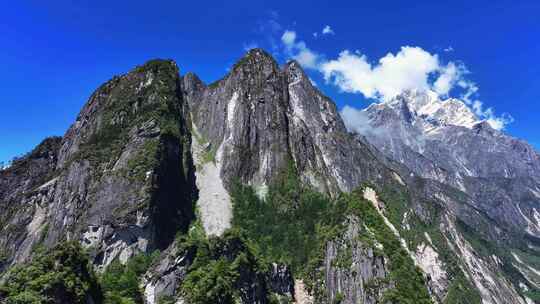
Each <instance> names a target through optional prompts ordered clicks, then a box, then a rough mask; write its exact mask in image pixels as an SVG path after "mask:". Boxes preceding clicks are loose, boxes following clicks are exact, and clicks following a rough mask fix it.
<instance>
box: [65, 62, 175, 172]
mask: <svg viewBox="0 0 540 304" xmlns="http://www.w3.org/2000/svg"><path fill="white" fill-rule="evenodd" d="M135 72H137V73H143V72H144V73H145V72H151V73H153V74H154V75H153V77H154V78H155V79H156V80H155V81H153V82H152V83H151V85H149V86H147V87H142V88H139V89H137V90H135V89H134V88H133V87H132V85H130V83H129V80H128V79H126V78H125V77H124V78H118V77H117V78H114V79H113V80H111V81H110V82H108V83H107V84H105V85H104V86H102V87H101V88H100V90H99V91H100V92H102V93H105V94H108V96H109V98H107V99H103V98H102V99H100V102H102V103H103V105H101V106H100V109H101V112H100V113H98V114H97V115H99V120H98V121H99V123H98V124H97V126H96V130H95V131H94V132H92V133H91V135H90V136H89V137H88V138H87V139H86V140H85V141H84V142H83V143H82V144H81V146H80V150H79V151H78V152H77V154H76V155H74V156H73V158H72V160H77V159H86V160H89V161H90V162H91V163H92V164H93V165H100V166H105V167H107V168H108V167H110V166H112V163H111V162H110V161H111V160H115V159H117V158H118V156H119V154H120V152H121V151H122V149H123V148H124V147H125V145H126V144H127V143H128V142H129V138H130V136H131V135H130V131H131V130H132V129H133V127H143V126H144V128H146V129H150V128H153V125H152V123H153V124H155V125H156V126H157V127H159V130H160V135H161V136H162V137H171V138H176V139H177V140H179V141H182V134H183V132H182V130H181V123H180V117H181V112H182V110H181V108H180V107H181V105H180V103H179V102H178V100H176V99H175V98H174V96H176V94H177V92H176V89H177V83H176V80H177V78H176V77H177V70H176V68H175V67H174V65H172V64H170V63H168V62H167V61H164V60H153V61H150V62H148V63H147V64H145V65H143V66H140V67H138V68H137V69H136V71H135ZM136 83H137V84H139V82H136ZM95 98H99V97H95ZM150 141H151V142H150V143H145V144H144V145H145V146H144V147H143V150H145V152H151V153H142V152H141V153H140V154H141V155H136V156H135V157H134V159H132V160H131V164H130V167H131V168H133V167H135V169H137V168H143V167H150V166H151V165H152V164H154V163H155V162H156V161H157V160H156V158H157V157H158V155H157V154H156V152H158V149H157V148H156V147H157V145H158V144H159V142H158V140H157V139H154V140H150ZM154 141H155V142H154ZM139 171H142V169H141V170H138V169H137V172H136V175H137V176H138V177H141V174H139V173H140V172H139ZM98 172H99V170H98Z"/></svg>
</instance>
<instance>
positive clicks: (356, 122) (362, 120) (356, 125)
mask: <svg viewBox="0 0 540 304" xmlns="http://www.w3.org/2000/svg"><path fill="white" fill-rule="evenodd" d="M339 114H341V118H343V122H344V123H345V127H346V128H347V130H349V131H350V132H356V133H359V134H368V133H370V132H372V130H373V128H372V127H371V124H370V121H369V117H368V116H367V113H366V112H365V111H362V110H359V109H356V108H353V107H351V106H349V105H345V106H344V107H343V109H342V110H341V111H340V113H339Z"/></svg>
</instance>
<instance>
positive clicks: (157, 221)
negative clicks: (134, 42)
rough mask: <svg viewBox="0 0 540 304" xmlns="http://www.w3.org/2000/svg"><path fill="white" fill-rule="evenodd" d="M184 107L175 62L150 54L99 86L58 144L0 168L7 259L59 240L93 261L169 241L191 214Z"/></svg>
mask: <svg viewBox="0 0 540 304" xmlns="http://www.w3.org/2000/svg"><path fill="white" fill-rule="evenodd" d="M182 107H183V102H182V95H181V93H180V82H179V76H178V69H177V67H176V65H175V64H174V63H173V62H170V61H151V62H149V63H147V64H146V65H144V66H141V67H138V68H136V69H135V70H133V71H131V72H130V73H128V74H126V75H124V76H121V77H115V78H113V79H112V80H110V81H109V82H107V83H106V84H104V85H103V86H101V87H100V88H99V89H98V90H97V91H96V92H95V93H94V94H93V95H92V96H91V97H90V100H89V101H88V102H87V104H86V105H85V106H84V108H83V109H82V111H81V112H80V114H79V116H78V117H77V120H76V122H75V123H74V124H73V125H72V126H71V128H70V129H69V130H68V131H67V132H66V135H65V136H64V137H63V138H62V139H61V141H60V139H58V138H53V139H49V140H47V141H45V142H44V143H43V144H42V145H40V146H39V147H38V148H36V150H35V151H34V152H32V154H31V155H29V156H27V157H25V158H23V159H22V160H19V161H17V162H15V163H14V164H13V166H12V167H11V168H9V169H8V170H5V171H2V172H0V174H1V176H2V178H1V180H2V182H1V184H0V203H1V204H2V205H3V207H4V208H6V209H7V210H9V212H10V216H9V217H5V218H3V222H2V225H1V228H0V229H2V233H0V243H2V245H3V246H2V247H3V248H5V250H6V251H7V255H8V256H10V257H11V258H10V259H9V260H11V261H14V262H20V261H23V260H26V259H27V258H28V257H29V255H30V252H31V249H32V248H33V247H35V246H37V245H45V246H47V247H49V246H52V245H54V244H56V243H57V242H58V241H59V240H63V239H78V240H80V241H81V242H82V244H83V245H84V246H86V247H87V248H88V249H89V250H90V251H91V252H92V253H93V255H94V256H95V257H96V260H95V262H96V264H97V265H105V264H108V263H109V262H111V261H112V259H114V258H117V257H119V258H120V259H121V260H124V261H125V260H126V259H127V258H128V257H129V256H131V255H132V254H133V253H136V252H139V251H147V250H152V248H165V247H167V246H168V245H169V244H170V242H171V241H172V239H173V238H174V235H175V234H176V233H177V232H178V231H182V230H185V229H187V227H188V225H189V223H190V221H191V219H192V218H193V217H194V211H193V201H194V199H195V197H196V190H195V186H194V168H193V164H192V161H191V153H190V135H189V133H188V131H187V129H186V122H185V120H184V118H183V117H184V116H183V115H182ZM18 172H20V174H18ZM12 185H19V186H18V187H13V186H12ZM13 238H16V240H13Z"/></svg>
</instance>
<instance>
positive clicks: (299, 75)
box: [183, 49, 389, 193]
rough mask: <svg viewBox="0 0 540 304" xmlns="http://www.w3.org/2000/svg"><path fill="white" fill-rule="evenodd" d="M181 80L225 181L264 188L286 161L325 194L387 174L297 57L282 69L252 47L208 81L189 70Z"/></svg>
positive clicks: (268, 56) (198, 123) (260, 51)
mask: <svg viewBox="0 0 540 304" xmlns="http://www.w3.org/2000/svg"><path fill="white" fill-rule="evenodd" d="M183 85H184V94H185V95H184V98H185V100H186V101H187V102H188V104H189V106H190V110H191V113H192V117H193V123H194V124H195V125H196V126H197V128H198V129H199V130H200V132H201V135H202V136H203V137H204V138H205V139H207V140H208V141H209V143H210V145H211V149H214V150H215V151H216V161H217V162H219V163H221V164H222V165H221V176H222V178H223V180H224V182H225V184H226V186H227V187H230V186H231V184H232V182H233V181H234V180H235V179H239V180H240V181H241V182H244V183H248V184H252V185H255V186H259V187H261V186H262V187H264V186H265V185H267V184H268V183H270V182H271V181H272V179H273V178H274V177H275V176H276V175H277V173H279V172H280V171H281V170H283V168H285V167H286V166H287V165H288V163H290V162H292V163H294V165H295V166H296V167H297V169H298V170H299V172H300V173H301V175H302V178H303V179H304V180H305V181H307V182H310V183H311V184H313V185H314V186H316V187H317V188H318V189H319V190H321V191H323V192H329V193H337V192H338V191H340V190H344V191H350V190H352V189H353V188H354V187H356V186H357V185H358V184H360V182H361V181H365V180H367V179H370V178H373V179H382V178H384V177H388V176H385V174H388V172H389V171H388V170H387V169H385V168H384V167H383V166H382V165H381V164H380V162H378V161H377V160H376V157H375V156H374V155H373V154H372V153H371V152H370V150H369V148H368V147H366V146H365V145H364V144H363V143H361V142H359V141H357V140H354V139H353V138H352V137H351V136H350V135H349V134H348V133H347V130H346V129H345V126H344V124H343V121H342V120H341V118H340V117H339V114H338V111H337V109H336V106H335V104H334V103H333V102H332V101H331V100H330V99H328V98H327V97H326V96H324V95H322V94H321V93H320V92H319V91H318V90H317V89H316V88H314V87H313V85H312V84H311V82H310V80H309V78H308V77H307V76H306V75H305V74H304V72H303V70H302V69H301V68H300V66H299V65H298V63H296V62H294V61H293V62H290V63H288V64H286V65H285V67H284V68H283V69H280V68H279V66H278V65H277V63H276V62H275V61H274V59H273V58H272V57H271V56H270V55H268V54H267V53H266V52H264V51H263V50H260V49H254V50H251V51H250V52H249V53H248V54H247V55H246V56H245V57H244V58H242V59H241V60H240V61H239V62H238V63H237V64H236V65H235V66H234V67H233V68H232V71H231V72H230V73H229V74H228V75H227V76H225V77H224V78H223V79H221V80H219V81H217V82H215V83H212V84H210V85H208V86H206V85H204V84H203V83H202V82H201V81H200V80H199V79H198V78H197V76H195V75H194V74H187V75H186V76H184V77H183ZM229 189H230V188H229Z"/></svg>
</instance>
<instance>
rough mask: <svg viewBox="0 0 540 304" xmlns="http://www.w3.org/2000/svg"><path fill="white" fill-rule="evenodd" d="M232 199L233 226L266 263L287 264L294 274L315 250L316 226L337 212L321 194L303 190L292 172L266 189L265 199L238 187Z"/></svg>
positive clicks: (317, 245)
mask: <svg viewBox="0 0 540 304" xmlns="http://www.w3.org/2000/svg"><path fill="white" fill-rule="evenodd" d="M232 198H233V206H234V209H233V226H234V227H236V228H238V229H243V230H244V231H245V233H246V235H247V237H248V238H249V239H251V240H253V241H254V242H256V243H257V244H258V245H259V247H260V248H261V250H262V252H264V253H265V256H266V258H267V259H268V260H270V261H276V262H280V263H284V264H288V265H291V267H292V270H293V271H294V272H299V271H302V269H303V268H304V266H305V265H306V264H307V263H308V260H309V255H310V254H311V253H313V252H316V251H318V250H319V247H320V245H319V237H318V233H317V229H318V225H320V224H322V222H323V219H324V221H331V220H332V219H334V218H335V217H336V216H334V213H338V212H339V211H340V210H339V208H334V206H332V204H331V202H330V200H329V199H328V198H326V197H325V196H323V195H322V194H320V193H318V192H316V191H313V190H311V189H309V188H307V187H303V186H302V185H301V183H300V181H299V179H298V178H297V177H296V175H295V174H294V171H293V170H288V171H287V172H285V173H283V175H282V176H281V177H280V178H279V179H278V180H277V182H276V183H275V184H273V185H271V186H270V187H269V190H268V195H267V197H266V200H261V199H260V198H259V197H258V196H257V195H256V193H255V190H254V189H253V188H252V187H247V186H243V185H240V184H237V185H236V186H235V187H234V189H233V191H232ZM336 224H337V223H336ZM336 226H337V225H336Z"/></svg>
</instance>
